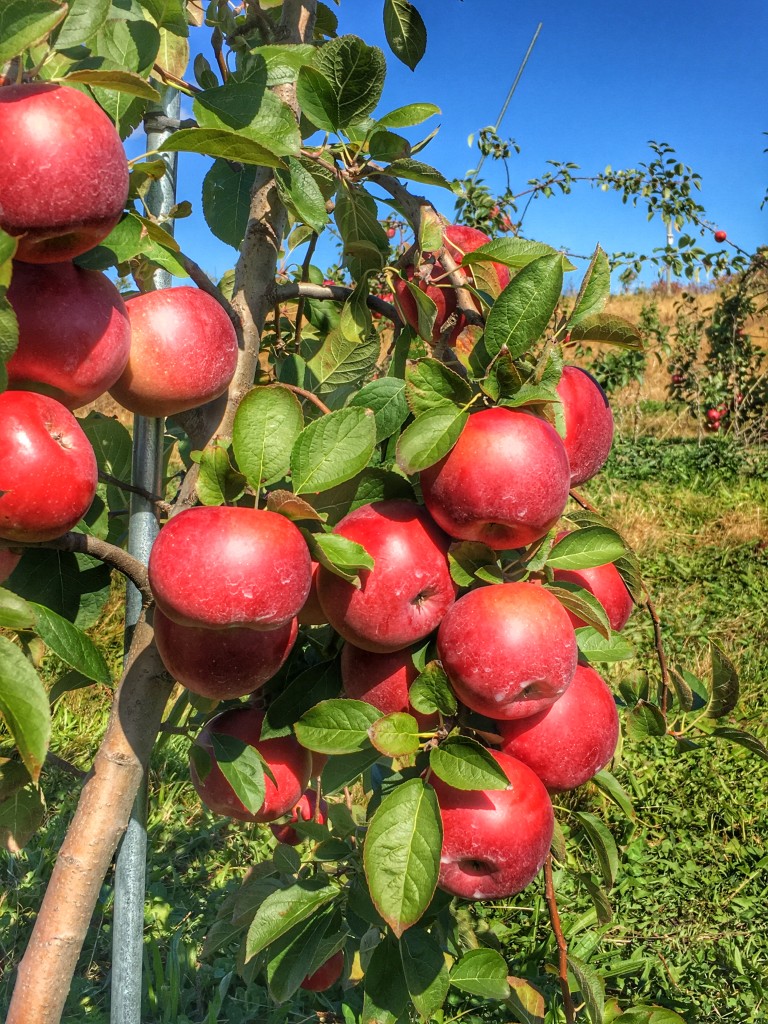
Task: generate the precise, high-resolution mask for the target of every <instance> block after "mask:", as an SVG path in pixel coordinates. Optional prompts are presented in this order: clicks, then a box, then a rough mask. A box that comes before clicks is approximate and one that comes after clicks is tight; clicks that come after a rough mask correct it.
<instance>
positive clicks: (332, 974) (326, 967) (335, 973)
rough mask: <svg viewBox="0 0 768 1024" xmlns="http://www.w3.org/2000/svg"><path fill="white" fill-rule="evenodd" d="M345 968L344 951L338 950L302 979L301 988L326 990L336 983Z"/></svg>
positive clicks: (317, 990) (316, 990) (313, 990)
mask: <svg viewBox="0 0 768 1024" xmlns="http://www.w3.org/2000/svg"><path fill="white" fill-rule="evenodd" d="M343 970H344V953H343V952H342V950H338V952H336V953H334V954H333V956H331V957H329V958H328V959H327V960H326V961H325V963H324V964H321V965H320V967H318V968H317V970H316V971H314V972H313V973H312V974H310V975H308V976H307V977H306V978H305V979H304V981H302V983H301V988H304V989H307V991H309V992H325V990H326V989H328V988H330V987H331V985H335V984H336V982H337V981H338V980H339V978H340V977H341V975H342V972H343Z"/></svg>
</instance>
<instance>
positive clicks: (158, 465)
mask: <svg viewBox="0 0 768 1024" xmlns="http://www.w3.org/2000/svg"><path fill="white" fill-rule="evenodd" d="M155 84H156V83H155ZM161 88H162V87H161ZM180 102H181V97H180V95H179V93H178V92H177V91H176V90H172V89H166V90H165V92H164V94H163V98H162V101H161V102H160V103H159V104H157V105H154V106H152V107H151V108H150V110H149V111H148V114H149V115H161V116H164V117H166V118H168V119H171V120H178V118H179V111H180ZM171 130H172V129H169V128H162V129H161V130H155V129H154V127H152V123H151V121H150V127H149V128H148V130H147V150H148V151H151V150H154V149H156V148H157V147H158V146H159V145H160V143H161V142H162V141H163V140H164V139H166V138H167V137H168V135H169V134H170V132H171ZM163 159H164V160H165V161H166V163H167V165H168V171H167V172H166V174H165V176H164V177H163V178H161V180H160V181H157V182H154V183H153V185H152V187H151V188H150V190H149V192H148V194H147V196H146V203H147V207H148V209H149V210H150V212H151V213H152V214H154V215H155V216H156V217H159V218H160V219H162V218H163V216H164V215H165V214H167V213H168V211H169V210H170V209H171V207H172V206H173V205H174V203H175V202H176V154H175V153H174V154H170V153H168V154H165V155H164V156H163ZM153 283H154V285H155V287H156V288H167V287H169V286H170V284H171V275H170V274H168V273H167V272H166V271H165V270H158V271H157V272H156V273H155V274H154V276H153ZM163 435H164V424H163V420H161V419H148V418H147V417H145V416H136V417H134V424H133V467H132V473H131V479H132V482H133V484H134V485H135V486H138V487H142V488H143V489H144V490H146V491H148V492H150V493H151V494H158V493H159V491H160V487H161V476H162V462H163ZM157 531H158V523H157V516H156V514H155V508H154V505H153V503H152V502H151V501H149V500H148V499H146V498H143V497H141V496H140V495H137V494H132V495H131V504H130V520H129V528H128V550H129V551H130V553H131V554H132V555H134V556H135V557H136V558H138V559H140V560H141V561H142V562H144V563H145V564H146V562H147V561H148V560H149V552H150V550H151V549H152V544H153V542H154V539H155V537H156V536H157ZM140 614H141V595H140V593H139V592H138V590H136V588H135V587H134V586H133V585H132V584H131V583H129V584H128V590H127V594H126V606H125V647H126V650H127V649H128V646H129V644H130V640H131V634H132V632H133V627H134V626H135V625H136V623H137V621H138V618H139V615H140ZM146 864H147V779H146V776H145V777H144V779H143V781H142V785H141V787H140V789H139V792H138V794H137V796H136V802H135V804H134V807H133V813H132V815H131V820H130V821H129V823H128V828H127V829H126V832H125V835H124V836H123V839H122V842H121V843H120V847H119V849H118V852H117V860H116V864H115V906H114V915H113V934H112V1000H111V1008H110V1021H111V1022H112V1024H140V1021H141V988H142V986H141V975H142V957H143V943H144V903H145V878H146Z"/></svg>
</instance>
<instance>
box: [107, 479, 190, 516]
mask: <svg viewBox="0 0 768 1024" xmlns="http://www.w3.org/2000/svg"><path fill="white" fill-rule="evenodd" d="M99 480H101V481H102V483H105V484H112V485H113V486H114V487H119V488H120V490H121V491H127V492H128V493H129V494H138V496H139V497H140V498H144V500H145V501H149V502H151V503H152V504H153V505H156V506H157V508H158V510H159V511H160V512H164V513H165V515H168V513H169V512H170V511H171V508H172V506H171V504H170V502H168V501H163V499H162V498H161V497H159V495H157V494H153V493H152V491H148V490H147V489H146V488H145V487H138V486H137V485H136V484H129V483H127V482H126V481H125V480H120V479H119V478H118V477H116V476H112V474H111V473H105V472H104V470H103V469H100V470H99Z"/></svg>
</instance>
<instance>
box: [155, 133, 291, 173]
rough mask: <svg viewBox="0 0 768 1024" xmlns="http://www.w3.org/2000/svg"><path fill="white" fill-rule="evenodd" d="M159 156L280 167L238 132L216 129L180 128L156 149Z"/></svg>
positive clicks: (281, 164)
mask: <svg viewBox="0 0 768 1024" xmlns="http://www.w3.org/2000/svg"><path fill="white" fill-rule="evenodd" d="M159 149H160V151H161V152H163V153H205V154H207V155H208V156H215V157H220V158H221V159H222V160H233V161H236V162H239V163H243V164H257V165H259V166H260V167H284V166H285V163H284V162H283V160H281V159H280V157H279V156H277V155H276V154H275V153H274V152H273V151H272V150H270V149H267V148H266V147H265V146H263V145H261V144H260V143H258V142H254V141H253V139H249V138H247V137H246V136H245V135H240V134H239V133H238V132H230V131H224V130H222V129H217V128H180V129H179V130H178V131H177V132H174V133H173V135H171V136H169V137H168V138H167V139H166V140H165V141H164V142H163V143H162V144H161V145H160V146H159Z"/></svg>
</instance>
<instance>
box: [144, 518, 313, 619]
mask: <svg viewBox="0 0 768 1024" xmlns="http://www.w3.org/2000/svg"><path fill="white" fill-rule="evenodd" d="M311 575H312V560H311V559H310V557H309V550H308V549H307V545H306V543H305V541H304V538H303V537H302V535H301V533H300V531H299V530H298V529H297V528H296V527H295V526H294V525H293V523H292V522H291V521H290V520H289V519H286V518H285V516H281V515H278V514H277V513H276V512H269V511H267V510H265V509H264V510H259V509H253V508H235V507H231V506H227V505H222V506H200V507H197V508H190V509H187V510H186V511H184V512H180V513H179V514H178V515H177V516H174V517H173V518H172V519H171V520H170V521H169V522H168V523H166V525H165V526H164V527H163V528H162V530H161V531H160V533H159V534H158V537H157V540H156V541H155V543H154V545H153V547H152V553H151V555H150V557H149V583H150V586H151V587H152V593H153V594H154V596H155V601H156V602H157V605H158V607H159V608H160V610H161V611H162V612H164V613H165V614H166V615H167V616H168V617H169V618H170V619H173V621H174V622H178V623H179V624H180V625H182V626H205V627H208V628H214V629H217V628H224V627H228V626H248V627H250V628H251V629H257V630H264V629H276V628H277V627H279V626H285V625H286V624H287V623H289V622H290V620H291V619H293V618H294V617H295V616H296V615H297V614H298V612H299V610H300V609H301V606H302V605H303V604H304V602H305V601H306V599H307V594H308V593H309V586H310V581H311Z"/></svg>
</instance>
